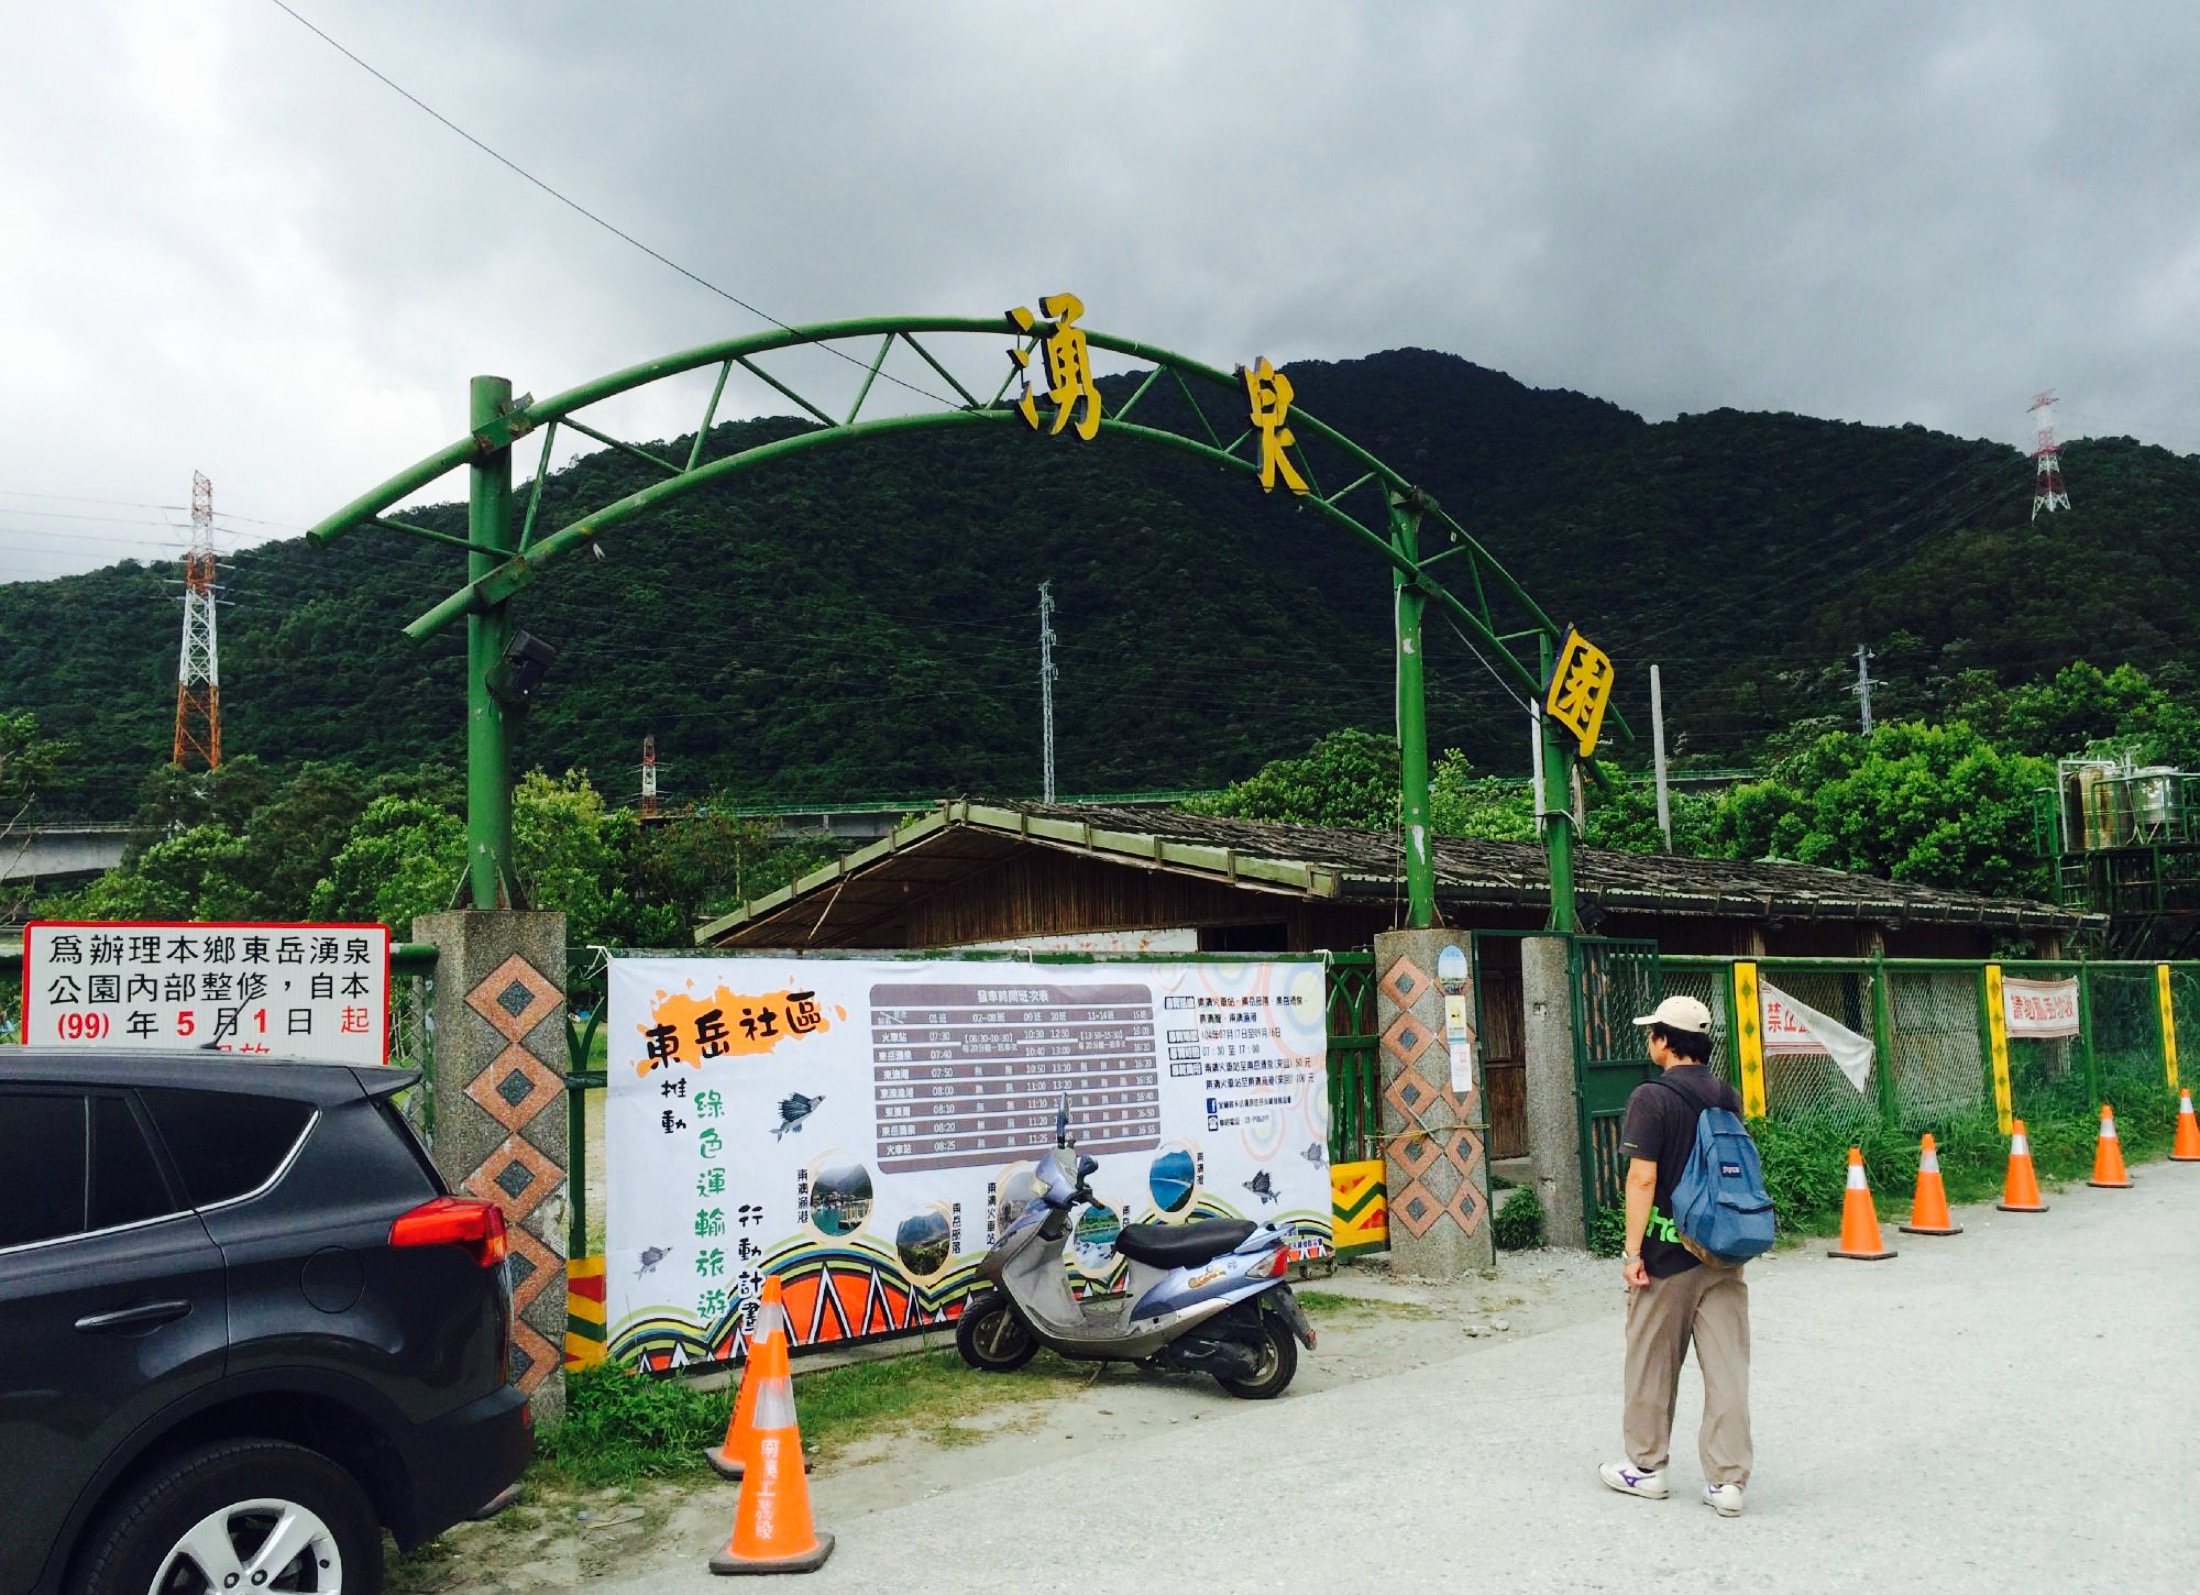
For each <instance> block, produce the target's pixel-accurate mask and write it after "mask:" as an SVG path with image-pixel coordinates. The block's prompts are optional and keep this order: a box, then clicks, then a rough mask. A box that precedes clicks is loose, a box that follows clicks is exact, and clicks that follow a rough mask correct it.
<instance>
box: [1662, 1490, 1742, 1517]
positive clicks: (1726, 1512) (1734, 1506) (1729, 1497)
mask: <svg viewBox="0 0 2200 1595" xmlns="http://www.w3.org/2000/svg"><path fill="white" fill-rule="evenodd" d="M1659 1493H1660V1494H1663V1493H1664V1492H1663V1490H1660V1492H1659ZM1703 1504H1704V1505H1705V1506H1708V1507H1710V1508H1711V1510H1712V1511H1714V1512H1716V1513H1718V1514H1719V1516H1721V1517H1740V1516H1741V1515H1742V1487H1741V1486H1740V1485H1739V1484H1707V1485H1705V1486H1704V1487H1703Z"/></svg>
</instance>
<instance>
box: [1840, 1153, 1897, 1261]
mask: <svg viewBox="0 0 2200 1595" xmlns="http://www.w3.org/2000/svg"><path fill="white" fill-rule="evenodd" d="M1826 1255H1827V1256H1828V1257H1848V1258H1853V1259H1854V1260H1855V1261H1857V1262H1859V1263H1876V1262H1880V1261H1882V1260H1883V1259H1885V1258H1889V1257H1892V1256H1894V1253H1893V1252H1891V1251H1889V1250H1887V1248H1886V1247H1885V1246H1884V1245H1882V1244H1881V1242H1880V1239H1879V1211H1878V1209H1876V1208H1875V1207H1873V1206H1872V1188H1871V1182H1870V1181H1869V1180H1867V1179H1865V1178H1864V1153H1863V1150H1862V1149H1861V1148H1859V1147H1853V1146H1852V1147H1850V1148H1849V1188H1848V1191H1847V1192H1846V1193H1845V1194H1844V1195H1843V1196H1842V1198H1841V1244H1840V1245H1839V1246H1836V1247H1834V1248H1833V1249H1832V1250H1831V1251H1829V1252H1828V1253H1826Z"/></svg>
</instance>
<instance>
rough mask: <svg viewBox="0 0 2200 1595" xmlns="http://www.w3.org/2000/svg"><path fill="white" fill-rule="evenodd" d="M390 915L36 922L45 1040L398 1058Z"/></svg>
mask: <svg viewBox="0 0 2200 1595" xmlns="http://www.w3.org/2000/svg"><path fill="white" fill-rule="evenodd" d="M389 1013H390V933H389V929H388V927H387V926H383V925H286V924H266V925H263V924H207V923H177V922H166V921H163V922H159V923H153V922H148V921H131V922H117V923H110V924H99V923H64V922H60V921H36V922H33V923H32V924H29V925H26V926H25V927H24V928H23V1038H24V1040H25V1041H27V1042H28V1043H29V1044H31V1045H32V1046H78V1045H84V1046H98V1047H140V1048H163V1049H168V1050H174V1049H177V1048H208V1049H211V1050H215V1051H220V1052H250V1053H264V1054H266V1055H268V1056H269V1057H274V1058H309V1059H313V1060H316V1061H320V1062H328V1063H374V1064H379V1063H382V1062H385V1061H386V1060H387V1058H388V1055H389Z"/></svg>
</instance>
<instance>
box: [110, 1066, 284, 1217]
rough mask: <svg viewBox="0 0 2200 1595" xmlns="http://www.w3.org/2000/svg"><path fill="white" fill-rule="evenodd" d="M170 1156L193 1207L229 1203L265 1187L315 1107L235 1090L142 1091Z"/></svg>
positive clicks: (170, 1089) (142, 1099) (141, 1088)
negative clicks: (246, 1094) (231, 1199)
mask: <svg viewBox="0 0 2200 1595" xmlns="http://www.w3.org/2000/svg"><path fill="white" fill-rule="evenodd" d="M138 1097H139V1099H140V1100H141V1101H143V1102H144V1104H145V1106H146V1107H147V1108H148V1109H149V1110H150V1111H151V1112H152V1115H153V1123H154V1124H155V1125H157V1126H158V1127H159V1129H160V1138H161V1139H162V1140H163V1141H165V1142H166V1143H167V1145H168V1156H169V1158H170V1159H171V1160H173V1162H174V1163H175V1165H176V1171H177V1172H178V1173H179V1174H181V1175H182V1176H183V1188H184V1194H185V1195H186V1196H187V1197H188V1198H189V1199H190V1201H191V1205H192V1206H194V1207H207V1206H211V1205H212V1204H213V1203H215V1202H226V1201H228V1200H229V1199H230V1198H231V1197H236V1196H242V1195H244V1194H245V1193H246V1192H247V1191H255V1190H258V1189H259V1188H260V1187H261V1186H263V1185H265V1184H266V1183H267V1182H268V1180H269V1178H270V1177H271V1176H272V1175H273V1174H274V1173H275V1171H276V1170H277V1169H279V1168H281V1167H282V1165H283V1159H284V1158H286V1157H288V1156H289V1155H290V1149H291V1148H292V1147H294V1146H296V1145H297V1144H298V1137H299V1136H300V1135H301V1134H303V1133H304V1131H305V1127H306V1125H307V1123H308V1122H309V1121H310V1120H311V1119H312V1117H313V1105H312V1104H311V1103H309V1102H296V1101H292V1100H291V1099H289V1098H287V1097H254V1096H245V1095H242V1094H240V1093H238V1092H233V1091H187V1090H180V1089H177V1088H175V1087H170V1086H155V1087H140V1088H139V1090H138Z"/></svg>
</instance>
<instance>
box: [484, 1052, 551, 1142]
mask: <svg viewBox="0 0 2200 1595" xmlns="http://www.w3.org/2000/svg"><path fill="white" fill-rule="evenodd" d="M515 1077H516V1079H517V1083H516V1085H515ZM564 1091H565V1081H564V1080H563V1079H562V1078H560V1077H559V1076H558V1075H557V1074H556V1073H555V1072H553V1071H552V1070H551V1068H550V1067H549V1065H547V1064H545V1063H544V1062H543V1061H542V1060H541V1059H540V1058H538V1057H536V1056H535V1055H534V1054H533V1053H532V1052H529V1051H528V1050H527V1049H526V1048H525V1047H523V1046H521V1045H520V1044H519V1043H518V1042H516V1041H515V1042H514V1043H512V1045H510V1046H508V1047H506V1048H505V1049H504V1050H503V1051H502V1052H500V1053H498V1054H497V1056H496V1058H495V1060H494V1061H493V1062H491V1063H490V1065H489V1067H488V1068H486V1069H484V1070H482V1071H481V1072H480V1073H479V1074H477V1075H475V1076H474V1077H473V1079H471V1080H469V1081H468V1082H466V1095H467V1096H468V1097H470V1098H472V1099H473V1102H474V1104H475V1106H477V1107H479V1108H480V1109H481V1111H482V1112H484V1113H486V1114H488V1115H489V1117H490V1118H492V1119H494V1120H496V1121H497V1123H499V1124H501V1125H503V1126H504V1127H505V1128H506V1129H507V1130H517V1129H519V1128H521V1127H522V1126H523V1125H527V1124H531V1123H533V1122H534V1119H535V1116H536V1115H537V1114H539V1113H540V1112H542V1110H543V1109H545V1108H547V1107H549V1106H550V1104H551V1103H553V1102H555V1101H557V1099H558V1098H559V1097H560V1096H561V1095H563V1094H564Z"/></svg>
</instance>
